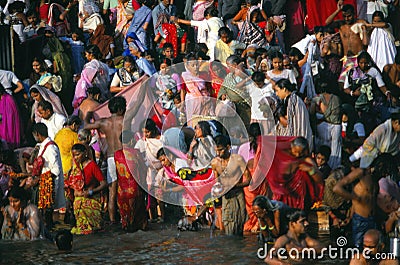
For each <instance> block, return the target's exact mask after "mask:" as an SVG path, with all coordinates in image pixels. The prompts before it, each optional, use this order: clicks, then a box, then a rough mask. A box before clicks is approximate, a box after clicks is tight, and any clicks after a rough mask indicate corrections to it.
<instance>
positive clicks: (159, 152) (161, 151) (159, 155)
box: [157, 147, 166, 159]
mask: <svg viewBox="0 0 400 265" xmlns="http://www.w3.org/2000/svg"><path fill="white" fill-rule="evenodd" d="M162 156H166V154H165V150H164V148H163V147H161V148H160V149H158V151H157V159H160V157H162Z"/></svg>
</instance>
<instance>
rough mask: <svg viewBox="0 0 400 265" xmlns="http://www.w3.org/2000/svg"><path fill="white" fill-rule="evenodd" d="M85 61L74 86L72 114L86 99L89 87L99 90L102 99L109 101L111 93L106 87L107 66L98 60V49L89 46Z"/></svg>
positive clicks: (107, 80)
mask: <svg viewBox="0 0 400 265" xmlns="http://www.w3.org/2000/svg"><path fill="white" fill-rule="evenodd" d="M85 56H86V59H87V60H88V61H89V62H88V63H87V64H85V66H84V67H83V70H82V73H81V78H80V79H79V81H78V83H77V84H76V88H75V96H74V99H73V101H72V106H73V107H74V110H75V111H74V113H75V112H77V111H78V108H79V105H80V104H81V102H82V101H83V100H84V99H85V98H86V97H87V94H86V90H87V88H89V87H92V86H96V87H98V88H99V89H100V93H101V96H102V98H103V99H109V98H110V97H111V92H110V90H109V87H108V82H109V78H110V77H109V75H108V70H109V69H108V66H107V65H106V64H105V63H102V62H101V61H100V60H99V59H100V58H101V57H102V54H101V52H100V49H99V47H97V46H96V45H89V46H88V47H86V49H85Z"/></svg>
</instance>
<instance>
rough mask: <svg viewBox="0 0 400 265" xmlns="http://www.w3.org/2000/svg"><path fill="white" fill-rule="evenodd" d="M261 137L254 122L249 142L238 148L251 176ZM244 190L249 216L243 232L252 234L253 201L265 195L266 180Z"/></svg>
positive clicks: (254, 221)
mask: <svg viewBox="0 0 400 265" xmlns="http://www.w3.org/2000/svg"><path fill="white" fill-rule="evenodd" d="M259 136H261V128H260V124H259V123H257V122H255V123H252V124H250V127H249V138H250V141H249V142H247V143H244V144H242V145H241V146H240V147H239V151H238V154H239V155H241V156H242V157H243V159H244V160H245V161H246V162H247V163H248V168H249V169H250V173H251V174H252V175H253V173H254V170H255V168H256V165H254V155H255V153H256V151H257V147H258V143H257V139H258V138H259ZM243 189H244V198H245V200H246V211H247V214H248V216H249V219H247V222H246V223H245V224H244V230H243V231H251V232H253V233H255V232H257V230H258V227H259V225H258V218H257V216H256V215H255V214H254V212H253V200H254V199H255V198H256V197H257V195H264V196H265V195H267V180H266V179H265V180H264V181H263V182H262V183H261V184H260V186H258V187H257V189H255V190H253V191H250V190H249V187H245V188H243Z"/></svg>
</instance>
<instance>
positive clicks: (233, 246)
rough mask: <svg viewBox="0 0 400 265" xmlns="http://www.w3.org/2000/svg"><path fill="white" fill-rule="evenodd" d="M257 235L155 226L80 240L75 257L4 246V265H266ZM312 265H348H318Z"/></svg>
mask: <svg viewBox="0 0 400 265" xmlns="http://www.w3.org/2000/svg"><path fill="white" fill-rule="evenodd" d="M257 249H258V244H257V238H256V235H254V234H246V235H245V236H244V237H228V236H225V235H222V234H221V233H220V232H219V231H216V232H215V233H213V234H211V233H210V229H209V228H208V227H206V228H203V229H202V230H201V231H197V232H190V231H185V232H180V233H178V231H177V229H176V225H173V224H152V225H151V227H150V230H149V231H145V232H144V231H138V232H136V233H125V232H123V231H122V230H121V229H120V228H116V227H112V229H111V228H108V229H106V230H105V231H104V232H98V233H96V234H93V235H86V236H74V242H73V251H72V252H71V253H63V252H59V251H58V250H57V247H56V246H55V245H54V244H53V243H51V242H50V241H49V240H37V241H34V242H10V241H4V240H0V264H263V261H262V260H260V259H258V257H257ZM308 264H313V265H316V264H337V265H339V264H348V261H347V262H345V261H332V260H324V261H313V262H309V263H308Z"/></svg>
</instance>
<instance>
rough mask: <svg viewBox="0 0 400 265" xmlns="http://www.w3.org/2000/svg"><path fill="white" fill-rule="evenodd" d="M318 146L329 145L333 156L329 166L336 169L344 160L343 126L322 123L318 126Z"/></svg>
mask: <svg viewBox="0 0 400 265" xmlns="http://www.w3.org/2000/svg"><path fill="white" fill-rule="evenodd" d="M317 131H318V137H317V145H318V146H321V145H327V146H329V147H330V148H331V156H330V158H329V161H328V165H329V166H330V167H331V168H332V169H336V168H337V167H338V166H340V164H341V160H342V136H341V131H342V125H340V124H332V123H327V122H321V123H320V124H318V125H317Z"/></svg>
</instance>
